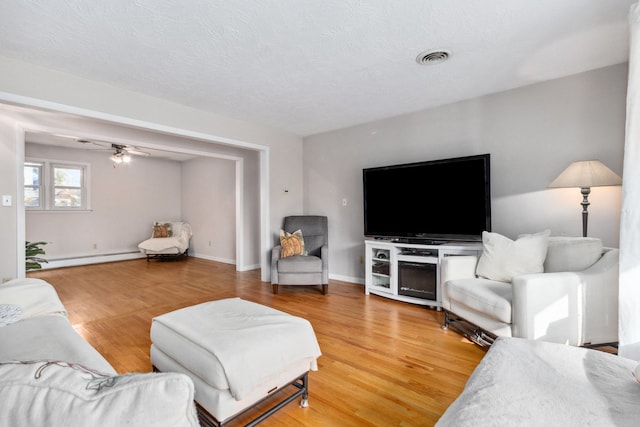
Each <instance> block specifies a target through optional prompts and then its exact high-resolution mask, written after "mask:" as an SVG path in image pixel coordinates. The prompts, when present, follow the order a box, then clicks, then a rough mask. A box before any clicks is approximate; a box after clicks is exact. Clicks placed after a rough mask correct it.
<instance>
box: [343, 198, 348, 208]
mask: <svg viewBox="0 0 640 427" xmlns="http://www.w3.org/2000/svg"><path fill="white" fill-rule="evenodd" d="M342 206H347V198H346V197H345V198H344V199H342Z"/></svg>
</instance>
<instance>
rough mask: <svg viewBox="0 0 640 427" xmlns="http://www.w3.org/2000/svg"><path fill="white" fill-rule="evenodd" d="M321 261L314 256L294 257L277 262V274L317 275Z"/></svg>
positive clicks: (320, 269)
mask: <svg viewBox="0 0 640 427" xmlns="http://www.w3.org/2000/svg"><path fill="white" fill-rule="evenodd" d="M321 271H322V260H321V259H320V258H318V257H316V256H304V255H294V256H290V257H287V258H281V259H279V260H278V273H280V274H282V273H319V272H321Z"/></svg>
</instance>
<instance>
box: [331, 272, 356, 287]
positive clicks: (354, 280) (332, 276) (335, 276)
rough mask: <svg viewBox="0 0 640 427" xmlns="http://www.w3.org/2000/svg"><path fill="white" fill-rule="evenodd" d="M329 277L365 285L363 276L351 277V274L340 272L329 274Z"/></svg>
mask: <svg viewBox="0 0 640 427" xmlns="http://www.w3.org/2000/svg"><path fill="white" fill-rule="evenodd" d="M329 279H333V280H339V281H341V282H349V283H357V284H359V285H364V279H363V278H362V277H351V276H341V275H339V274H329Z"/></svg>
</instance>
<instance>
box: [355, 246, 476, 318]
mask: <svg viewBox="0 0 640 427" xmlns="http://www.w3.org/2000/svg"><path fill="white" fill-rule="evenodd" d="M364 244H365V294H366V295H369V294H375V295H379V296H382V297H386V298H391V299H395V300H398V301H404V302H409V303H413V304H420V305H426V306H431V307H435V308H437V309H438V310H440V309H441V307H442V298H441V283H440V263H441V262H442V258H444V257H446V256H454V255H478V254H480V253H481V252H482V244H481V243H480V242H477V243H476V242H470V243H464V242H446V243H442V244H417V243H402V242H398V241H393V240H377V239H366V240H365V242H364ZM399 264H400V266H401V269H400V270H399V269H398V265H399ZM412 270H413V271H412ZM405 272H407V273H405ZM423 272H424V273H423ZM422 274H423V275H424V276H423V279H421V278H420V277H421V275H422ZM403 275H404V278H403V277H400V276H403ZM407 276H408V277H407ZM416 280H418V281H424V282H429V283H431V285H430V286H429V288H430V289H429V290H426V291H424V290H420V289H415V287H414V286H413V283H414V282H415V281H416ZM403 281H404V282H406V283H401V282H403ZM410 282H411V283H410Z"/></svg>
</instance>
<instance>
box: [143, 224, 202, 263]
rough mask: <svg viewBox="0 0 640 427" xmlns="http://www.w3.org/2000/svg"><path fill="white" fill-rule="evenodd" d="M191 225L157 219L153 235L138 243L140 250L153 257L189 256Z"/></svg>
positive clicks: (150, 257)
mask: <svg viewBox="0 0 640 427" xmlns="http://www.w3.org/2000/svg"><path fill="white" fill-rule="evenodd" d="M192 234H193V233H192V231H191V225H190V224H188V223H186V222H178V221H156V222H155V223H153V232H152V233H151V237H150V238H149V239H147V240H145V241H143V242H141V243H140V244H139V245H138V249H139V250H140V252H142V253H143V254H145V255H146V256H147V261H149V260H151V259H159V260H165V259H177V258H180V257H183V256H185V257H186V256H188V252H189V241H190V239H191V236H192Z"/></svg>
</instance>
